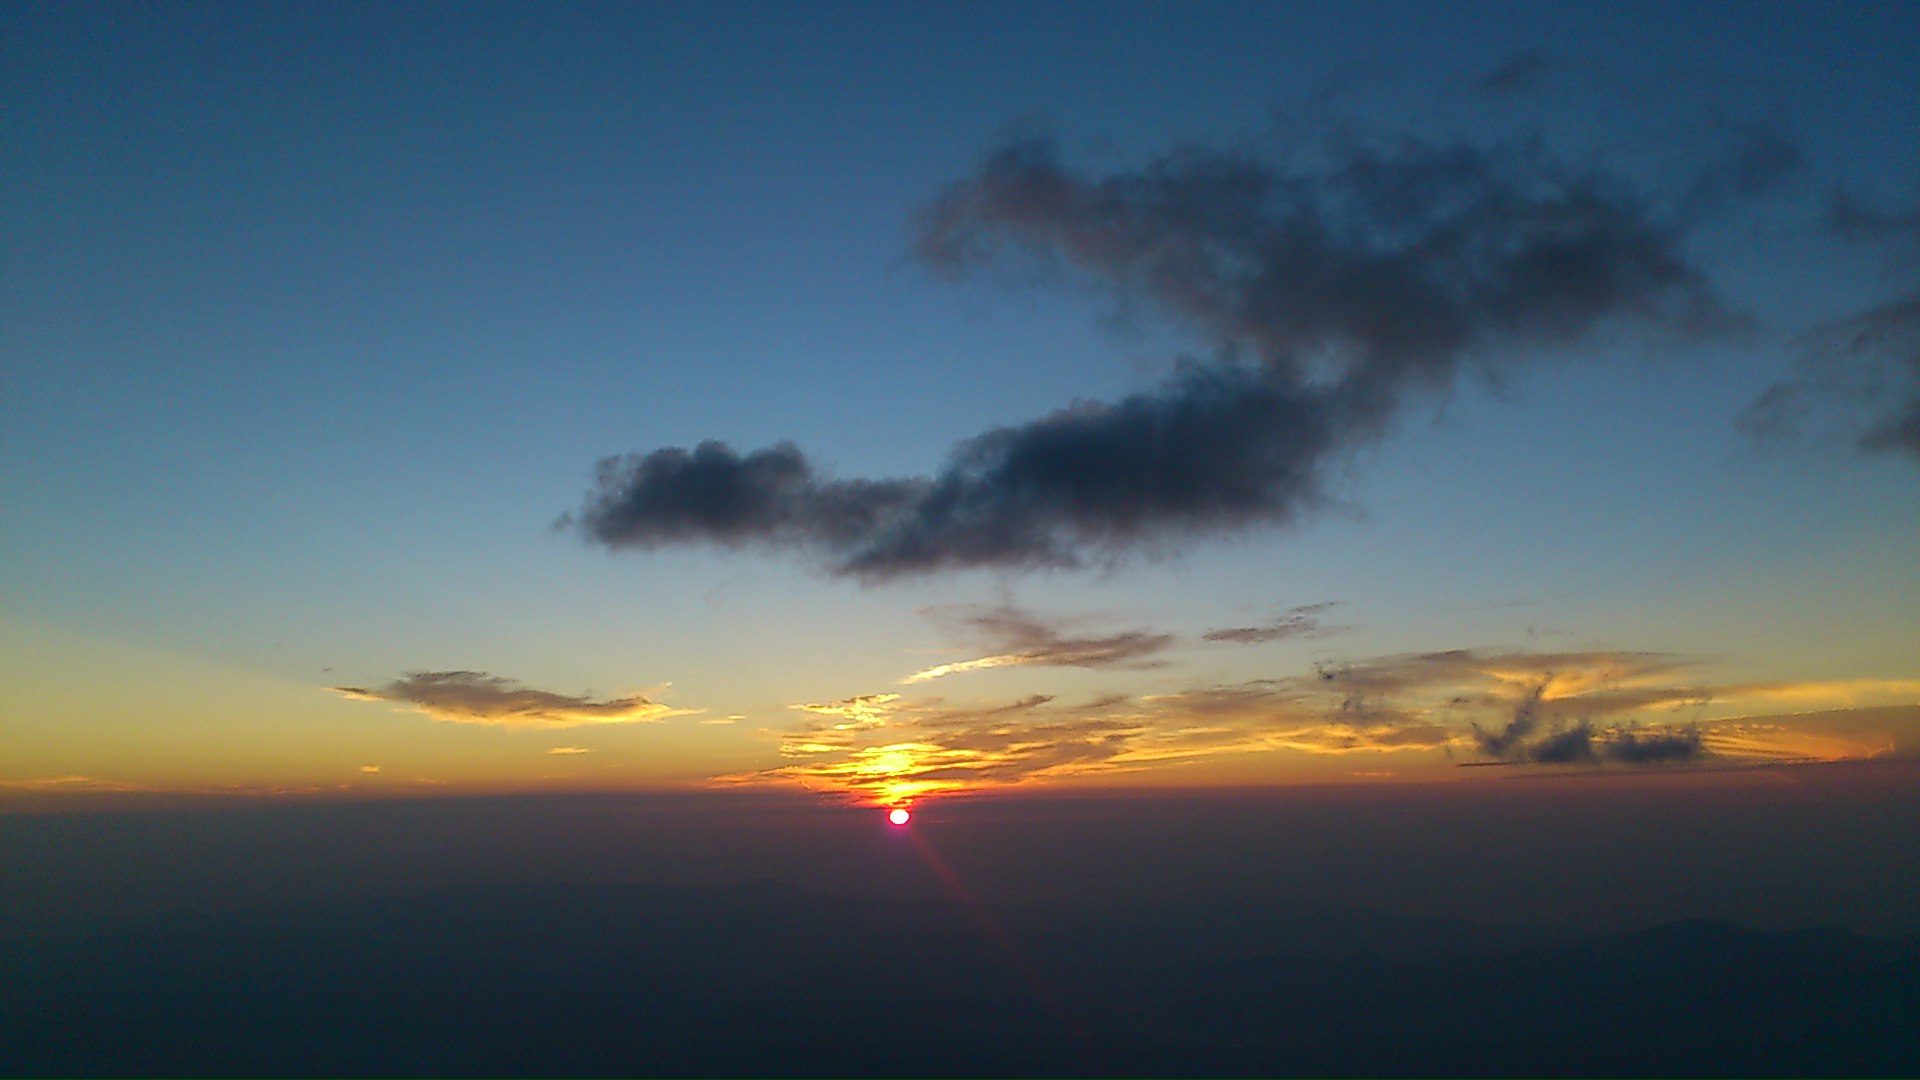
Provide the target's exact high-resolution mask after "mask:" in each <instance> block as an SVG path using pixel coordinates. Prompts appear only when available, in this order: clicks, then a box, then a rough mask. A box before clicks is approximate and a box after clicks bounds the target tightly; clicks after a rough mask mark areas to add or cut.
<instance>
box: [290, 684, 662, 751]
mask: <svg viewBox="0 0 1920 1080" xmlns="http://www.w3.org/2000/svg"><path fill="white" fill-rule="evenodd" d="M328 689H329V690H332V691H333V692H334V693H336V694H341V695H344V696H346V697H350V698H353V699H355V700H358V701H391V702H395V703H398V704H401V705H406V706H410V707H411V708H413V709H415V710H417V711H419V712H422V713H425V714H426V715H428V716H431V717H433V718H434V719H435V720H446V721H451V722H453V723H461V724H495V725H499V726H502V727H534V728H561V727H578V726H581V725H584V724H639V723H649V722H652V721H656V720H662V719H665V718H666V717H669V716H677V715H681V714H683V713H685V712H686V711H687V710H685V709H674V708H670V707H668V706H666V705H662V704H660V703H658V702H655V701H651V700H649V699H647V698H645V697H641V696H638V695H635V696H633V697H624V698H610V699H607V700H604V701H595V700H593V699H592V698H590V697H583V696H576V695H572V694H556V693H553V692H552V691H549V690H535V689H532V688H530V687H525V686H521V685H520V684H519V683H516V682H514V681H513V680H511V679H503V678H501V677H499V676H497V675H489V674H487V673H485V672H482V671H414V672H409V673H407V674H406V675H404V676H402V677H400V678H398V679H394V680H393V681H391V682H389V683H387V684H386V685H384V686H378V687H373V688H371V689H370V688H367V687H361V686H331V687H328ZM556 752H558V751H556Z"/></svg>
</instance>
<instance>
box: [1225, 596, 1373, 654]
mask: <svg viewBox="0 0 1920 1080" xmlns="http://www.w3.org/2000/svg"><path fill="white" fill-rule="evenodd" d="M1339 603H1340V602H1339V601H1337V600H1329V601H1325V602H1323V603H1318V604H1301V605H1300V606H1298V607H1291V608H1288V609H1287V610H1285V611H1283V612H1281V613H1280V614H1278V615H1276V616H1274V617H1273V618H1272V619H1270V620H1268V621H1267V622H1264V623H1261V624H1260V625H1258V626H1234V627H1228V628H1226V629H1224V630H1209V631H1207V632H1206V633H1204V634H1201V635H1200V637H1201V638H1202V639H1204V640H1206V641H1225V642H1233V643H1235V644H1239V645H1257V644H1260V643H1262V642H1268V641H1280V640H1282V639H1285V638H1316V637H1326V636H1327V635H1329V634H1337V633H1340V632H1341V631H1344V630H1347V629H1349V628H1348V627H1345V626H1328V625H1327V624H1325V623H1323V622H1321V621H1320V616H1321V614H1322V613H1324V612H1326V611H1328V610H1330V609H1332V608H1335V607H1338V606H1339Z"/></svg>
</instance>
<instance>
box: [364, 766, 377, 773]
mask: <svg viewBox="0 0 1920 1080" xmlns="http://www.w3.org/2000/svg"><path fill="white" fill-rule="evenodd" d="M360 771H361V772H363V773H377V772H379V771H380V766H378V765H362V766H360Z"/></svg>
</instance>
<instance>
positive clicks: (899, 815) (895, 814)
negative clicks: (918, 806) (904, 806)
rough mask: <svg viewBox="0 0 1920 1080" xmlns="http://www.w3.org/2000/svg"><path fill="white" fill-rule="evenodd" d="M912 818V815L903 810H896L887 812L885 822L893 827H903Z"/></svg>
mask: <svg viewBox="0 0 1920 1080" xmlns="http://www.w3.org/2000/svg"><path fill="white" fill-rule="evenodd" d="M912 817H913V815H912V814H909V813H907V812H906V811H905V810H897V809H896V810H889V811H887V820H888V821H889V822H891V823H892V824H895V825H905V824H906V823H907V822H908V821H909V820H910V819H911V818H912Z"/></svg>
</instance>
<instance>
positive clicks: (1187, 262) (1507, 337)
mask: <svg viewBox="0 0 1920 1080" xmlns="http://www.w3.org/2000/svg"><path fill="white" fill-rule="evenodd" d="M1681 239H1682V237H1681V232H1680V227H1679V226H1677V225H1674V224H1671V223H1669V222H1666V221H1663V220H1662V219H1661V217H1660V215H1658V214H1657V213H1655V212H1654V210H1653V209H1652V208H1651V207H1650V205H1649V202H1648V200H1647V199H1645V198H1643V197H1642V196H1640V195H1639V194H1637V193H1636V192H1635V191H1634V190H1633V189H1632V188H1631V186H1630V185H1628V184H1626V183H1625V182H1623V181H1622V180H1620V179H1618V178H1616V177H1611V176H1608V175H1605V174H1603V173H1600V172H1596V171H1593V170H1590V169H1576V168H1571V167H1568V166H1566V165H1563V164H1561V163H1559V162H1557V161H1555V160H1554V159H1552V158H1551V157H1550V156H1548V155H1547V154H1546V153H1545V152H1544V151H1542V150H1541V149H1539V148H1538V147H1537V146H1535V145H1533V144H1530V143H1529V144H1514V145H1502V146H1494V147H1481V146H1471V145H1465V144H1450V145H1436V144H1430V143H1424V142H1418V141H1413V140H1402V141H1397V142H1385V143H1368V142H1361V141H1357V140H1351V139H1348V140H1330V141H1328V142H1327V143H1325V144H1324V145H1321V146H1319V147H1317V148H1316V149H1315V150H1314V152H1313V153H1311V154H1304V155H1300V156H1299V158H1298V160H1297V161H1293V162H1291V163H1289V164H1284V165H1283V164H1276V163H1273V162H1269V161H1266V160H1263V159H1259V158H1255V157H1252V156H1249V155H1244V154H1237V153H1227V152H1220V151H1213V150H1207V149H1201V148H1194V147H1188V148H1183V149H1180V150H1177V151H1175V152H1173V153H1171V154H1168V155H1166V156H1164V157H1162V158H1160V159H1158V160H1156V161H1154V162H1152V163H1150V164H1149V165H1148V166H1146V167H1145V168H1143V169H1140V170H1137V171H1131V172H1119V173H1115V174H1111V175H1106V176H1094V175H1089V174H1087V173H1084V172H1081V171H1079V170H1076V169H1074V168H1072V167H1070V166H1068V165H1066V164H1065V163H1063V162H1062V161H1061V160H1060V157H1059V154H1058V152H1057V150H1056V148H1055V146H1054V145H1053V144H1052V143H1051V142H1049V141H1046V140H1039V139H1030V140H1023V141H1018V142H1014V143H1011V144H1009V145H1006V146H1003V147H1002V148H1000V149H999V150H998V151H996V152H995V153H993V154H992V155H991V156H990V157H989V158H988V159H987V160H986V162H985V164H984V165H983V166H982V167H981V169H980V170H979V172H978V173H976V174H975V175H973V176H971V177H969V178H967V179H965V180H962V181H960V182H959V183H956V184H954V185H952V186H951V187H950V188H948V189H947V190H946V191H945V192H944V193H942V194H941V195H940V196H939V197H938V198H937V199H936V200H934V202H933V203H932V204H931V205H930V206H929V207H928V208H927V209H926V211H925V212H924V214H923V215H922V218H921V221H920V235H919V253H920V255H921V257H922V258H923V259H924V261H925V262H926V263H927V264H928V265H929V266H930V267H931V268H933V269H934V270H935V271H936V272H938V273H942V274H946V275H951V276H958V275H961V274H964V273H966V272H968V271H970V270H972V269H973V268H975V267H978V266H981V265H984V264H987V263H991V262H996V261H999V260H1001V259H1003V258H1006V257H1008V256H1011V255H1015V254H1024V255H1025V256H1028V257H1037V258H1038V259H1040V260H1041V261H1042V262H1043V263H1045V264H1051V265H1055V266H1060V267H1063V268H1067V269H1070V270H1071V271H1072V272H1074V273H1077V274H1079V275H1081V276H1084V277H1087V278H1090V279H1092V280H1093V281H1095V282H1096V283H1099V284H1100V285H1101V286H1102V287H1104V288H1106V289H1108V290H1110V291H1111V292H1112V293H1113V295H1114V296H1115V297H1116V298H1117V299H1118V300H1119V302H1121V303H1122V304H1123V305H1127V306H1130V307H1138V308H1142V309H1146V310H1151V311H1154V312H1156V313H1158V314H1160V315H1162V316H1164V317H1167V318H1171V319H1173V320H1175V321H1176V322H1179V323H1182V324H1185V325H1186V326H1187V327H1189V328H1190V329H1192V330H1194V331H1196V332H1198V333H1199V334H1200V335H1201V336H1202V337H1203V338H1204V339H1206V340H1208V341H1209V342H1210V343H1211V344H1212V345H1213V347H1214V350H1215V351H1214V353H1213V358H1212V359H1211V360H1208V361H1204V362H1202V361H1189V362H1187V363H1185V364H1183V365H1182V366H1181V367H1180V368H1179V369H1178V370H1177V371H1176V372H1175V373H1174V374H1173V375H1172V376H1170V377H1169V378H1168V379H1166V380H1165V381H1164V382H1162V383H1161V384H1160V385H1158V386H1156V387H1154V388H1152V389H1150V390H1146V391H1143V392H1140V393H1137V394H1133V395H1131V396H1128V397H1125V398H1122V399H1120V400H1118V401H1115V402H1111V403H1102V402H1082V403H1078V404H1075V405H1073V406H1070V407H1068V408H1064V409H1061V410H1059V411H1057V412H1054V413H1052V414H1049V415H1047V416H1043V417H1040V418H1039V419H1036V420H1031V421H1028V422H1025V423H1021V424H1016V425H1012V426H1008V427H1002V428H996V429H994V430H991V431H988V432H985V433H983V434H981V435H978V436H976V437H974V438H971V439H968V440H966V441H964V442H962V443H960V444H959V445H958V446H956V447H955V448H954V450H953V451H952V453H951V454H950V455H949V458H948V460H947V462H946V464H945V465H944V466H943V467H942V468H941V469H940V470H939V471H937V472H936V473H934V474H933V475H932V476H927V477H911V478H904V479H889V480H857V479H856V480H847V479H838V478H834V477H829V476H825V475H823V474H822V473H821V472H820V471H819V470H818V469H816V468H815V467H814V466H813V465H812V463H811V462H809V461H808V459H807V458H806V457H805V455H803V454H802V453H801V452H800V451H799V450H798V449H797V448H795V447H793V446H792V445H790V444H784V443H783V444H779V445H775V446H772V447H769V448H766V449H761V450H756V451H753V452H750V453H746V454H741V453H739V452H737V451H735V450H733V449H731V448H729V447H727V446H725V445H723V444H720V443H715V442H707V443H702V444H700V445H699V446H697V447H696V448H694V449H693V450H692V451H688V450H684V449H679V448H673V449H666V450H660V451H655V452H653V453H650V454H645V455H633V456H629V457H624V458H610V459H607V460H606V461H603V462H602V463H601V465H600V470H599V474H598V478H597V482H596V484H595V487H594V490H593V491H592V492H590V493H589V495H588V497H587V499H586V501H585V504H584V505H583V506H582V507H581V509H580V510H579V511H578V512H576V513H575V514H573V515H569V517H568V518H566V519H564V520H565V522H566V524H568V525H570V526H572V527H574V528H577V529H578V530H579V531H580V532H581V533H583V534H584V535H585V536H586V537H587V538H589V539H590V540H592V541H594V542H598V543H602V544H606V545H608V546H610V547H615V548H626V547H632V548H642V549H645V548H654V547H659V546H662V545H667V544H688V543H704V544H713V545H718V546H722V547H743V546H761V547H767V548H775V549H783V550H794V551H799V552H803V553H806V554H808V555H810V556H812V557H813V558H815V559H817V560H818V561H819V562H820V563H821V564H822V565H824V566H825V567H826V568H827V569H828V570H830V571H831V572H834V573H839V574H847V575H853V576H857V577H860V578H863V579H867V580H884V579H887V578H891V577H895V576H899V575H906V574H925V573H931V572H936V571H942V570H954V569H965V568H969V567H1003V568H1032V567H1064V566H1078V565H1082V564H1084V563H1086V562H1088V561H1089V560H1099V561H1110V560H1112V559H1114V558H1117V557H1119V556H1121V555H1124V554H1126V553H1128V552H1132V551H1139V550H1143V549H1146V550H1154V549H1163V548H1167V547H1171V546H1173V545H1175V544H1177V543H1179V542H1182V541H1186V540H1190V539H1193V538H1195V537H1199V536H1203V535H1210V534H1217V533H1222V532H1227V531H1232V530H1238V529H1242V528H1245V527H1248V526H1252V525H1256V524H1266V525H1273V524H1285V523H1288V522H1291V521H1293V520H1295V519H1296V518H1297V517H1299V515H1300V514H1302V513H1303V512H1305V511H1308V510H1311V509H1313V508H1315V507H1316V506H1318V505H1320V504H1321V503H1323V502H1324V501H1325V499H1326V497H1327V496H1326V474H1327V472H1328V469H1329V467H1330V466H1331V465H1332V464H1333V463H1335V462H1336V461H1338V460H1340V459H1341V457H1342V456H1343V455H1344V454H1345V453H1347V452H1348V451H1350V450H1352V449H1354V448H1355V447H1357V446H1360V445H1363V444H1365V443H1367V442H1369V441H1371V440H1373V439H1375V438H1377V437H1378V436H1379V435H1380V434H1381V433H1382V432H1384V431H1385V430H1386V428H1387V427H1388V425H1389V422H1390V421H1391V419H1392V418H1393V416H1394V414H1395V412H1396V411H1397V410H1398V409H1399V407H1400V406H1401V405H1402V404H1403V403H1404V402H1405V401H1406V400H1407V399H1408V398H1409V397H1410V396H1414V395H1418V394H1423V393H1432V392H1439V391H1444V390H1445V389H1447V388H1448V387H1450V386H1452V385H1453V383H1454V382H1455V380H1456V378H1457V377H1458V375H1459V374H1460V372H1461V371H1462V370H1463V369H1465V368H1467V367H1469V366H1471V367H1472V369H1474V370H1476V371H1480V372H1483V373H1488V374H1491V373H1494V372H1496V371H1498V370H1499V369H1501V368H1502V367H1504V366H1505V365H1507V364H1511V363H1515V362H1518V361H1520V360H1521V359H1523V358H1524V356H1525V355H1528V354H1531V353H1534V352H1538V351H1540V350H1543V349H1547V348H1551V347H1553V346H1561V345H1567V344H1571V343H1575V342H1578V341H1580V340H1582V339H1584V338H1586V337H1588V336H1589V335H1591V334H1592V333H1593V332H1595V331H1596V330H1597V329H1599V328H1600V327H1602V326H1603V325H1606V324H1609V323H1612V322H1616V321H1619V320H1635V321H1639V322H1643V323H1649V324H1654V325H1658V326H1663V327H1668V328H1675V329H1680V330H1683V331H1697V330H1700V329H1704V328H1708V327H1712V326H1716V325H1721V324H1724V323H1725V322H1726V321H1727V314H1726V312H1725V311H1724V309H1723V308H1722V307H1721V305H1720V304H1719V302H1718V301H1717V300H1716V299H1715V297H1714V296H1713V294H1712V291H1711V290H1710V289H1709V287H1708V284H1707V282H1706V281H1705V279H1704V278H1703V277H1702V275H1701V274H1700V273H1699V272H1698V271H1697V270H1695V269H1694V267H1693V266H1692V265H1691V264H1690V263H1689V262H1688V260H1687V258H1686V257H1685V255H1684V254H1683V253H1682V250H1681Z"/></svg>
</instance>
